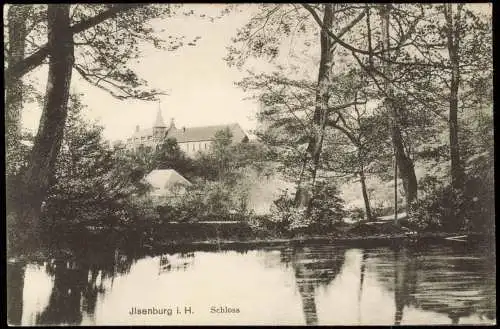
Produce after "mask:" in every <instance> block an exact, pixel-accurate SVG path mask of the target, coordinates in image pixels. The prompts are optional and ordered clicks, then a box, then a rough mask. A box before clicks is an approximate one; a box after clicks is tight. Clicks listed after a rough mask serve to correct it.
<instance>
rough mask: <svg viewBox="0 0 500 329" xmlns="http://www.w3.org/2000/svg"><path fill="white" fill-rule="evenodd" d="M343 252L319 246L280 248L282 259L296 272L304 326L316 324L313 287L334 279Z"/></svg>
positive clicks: (326, 283)
mask: <svg viewBox="0 0 500 329" xmlns="http://www.w3.org/2000/svg"><path fill="white" fill-rule="evenodd" d="M344 254H345V250H343V249H338V248H332V247H331V246H320V245H318V246H310V247H295V248H289V249H285V250H283V251H282V253H281V255H282V261H283V262H284V263H285V264H287V265H288V264H289V265H291V266H292V268H293V270H294V273H295V280H296V284H297V287H298V290H299V293H300V295H301V298H302V309H303V311H304V317H305V319H306V325H316V324H318V315H317V311H316V300H315V297H316V289H317V288H318V287H319V286H327V285H328V284H330V282H332V281H333V280H334V279H335V277H336V276H337V275H338V274H339V272H340V269H341V268H342V265H343V263H344Z"/></svg>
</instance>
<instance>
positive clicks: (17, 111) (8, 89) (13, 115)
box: [5, 5, 31, 154]
mask: <svg viewBox="0 0 500 329" xmlns="http://www.w3.org/2000/svg"><path fill="white" fill-rule="evenodd" d="M30 9H31V5H10V6H9V10H8V12H7V22H8V23H7V24H8V28H9V40H8V42H9V49H8V52H7V64H8V66H9V67H12V66H14V65H16V64H17V63H19V62H20V61H22V60H23V59H24V51H25V45H26V34H27V31H26V19H27V18H28V15H29V12H30ZM22 107H23V83H22V80H21V77H17V78H11V79H9V80H8V81H6V84H5V142H6V149H7V150H10V148H11V147H12V146H13V144H14V143H16V142H18V141H19V139H18V138H19V136H20V134H21V110H22ZM7 154H9V152H7Z"/></svg>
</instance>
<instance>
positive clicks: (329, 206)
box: [270, 182, 347, 233]
mask: <svg viewBox="0 0 500 329" xmlns="http://www.w3.org/2000/svg"><path fill="white" fill-rule="evenodd" d="M338 195H339V191H338V189H337V187H336V186H335V185H333V184H332V183H328V182H318V183H317V185H316V187H315V196H314V198H313V199H312V200H311V204H310V212H309V215H308V216H306V214H305V212H306V209H305V208H302V209H299V208H297V207H296V205H295V199H294V197H293V196H292V195H290V193H289V192H288V190H284V191H282V193H281V195H280V196H279V197H278V198H277V199H276V200H275V201H274V202H273V205H272V206H271V216H270V219H271V221H273V222H274V223H276V225H277V228H278V230H280V231H291V232H294V231H296V232H308V233H320V232H325V230H331V229H333V228H334V225H335V224H336V223H340V222H341V221H342V219H343V218H344V217H345V216H346V214H347V212H346V211H345V210H344V201H343V200H342V199H341V198H340V197H339V196H338Z"/></svg>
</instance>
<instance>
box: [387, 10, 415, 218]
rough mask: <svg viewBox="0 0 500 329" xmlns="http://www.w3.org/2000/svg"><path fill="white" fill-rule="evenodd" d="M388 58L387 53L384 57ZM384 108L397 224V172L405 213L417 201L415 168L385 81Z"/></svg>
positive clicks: (388, 43) (389, 86) (388, 47)
mask: <svg viewBox="0 0 500 329" xmlns="http://www.w3.org/2000/svg"><path fill="white" fill-rule="evenodd" d="M389 20H390V4H388V5H385V8H384V13H383V17H382V28H383V31H384V32H383V38H384V47H385V49H390V33H389V27H390V22H389ZM386 56H387V57H389V53H387V55H386ZM384 69H385V74H386V76H388V77H391V76H392V74H391V66H390V64H389V63H386V64H385V68H384ZM385 88H386V93H387V97H386V102H385V103H386V106H387V107H388V109H389V111H390V113H391V116H392V124H391V126H392V127H391V135H392V143H393V146H394V153H395V154H394V155H395V167H396V173H395V186H394V189H395V205H394V217H395V221H396V222H397V211H398V207H397V177H398V176H397V171H398V169H399V175H400V176H401V178H402V180H403V188H404V190H405V194H406V211H407V213H410V212H411V207H412V204H413V202H414V201H415V200H416V199H417V189H418V184H417V178H416V175H415V167H414V164H413V160H412V159H411V158H410V156H409V155H408V154H407V152H406V150H405V147H404V144H403V137H402V135H401V126H400V123H399V113H398V105H397V104H396V100H395V99H393V95H392V89H391V82H390V81H386V84H385Z"/></svg>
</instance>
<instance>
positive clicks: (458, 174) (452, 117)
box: [444, 3, 464, 191]
mask: <svg viewBox="0 0 500 329" xmlns="http://www.w3.org/2000/svg"><path fill="white" fill-rule="evenodd" d="M444 6H445V7H444V10H445V19H446V38H447V46H448V54H449V56H450V64H451V81H450V96H449V102H450V113H449V133H450V157H451V184H452V187H453V189H455V190H456V191H460V190H461V189H462V187H463V176H464V171H463V167H462V163H461V161H460V150H459V141H458V89H459V87H460V66H459V64H460V62H459V59H460V58H459V54H458V50H459V47H460V36H459V35H458V34H459V26H458V24H459V21H460V10H461V5H458V8H457V14H456V17H454V15H453V4H451V3H449V4H445V5H444Z"/></svg>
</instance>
